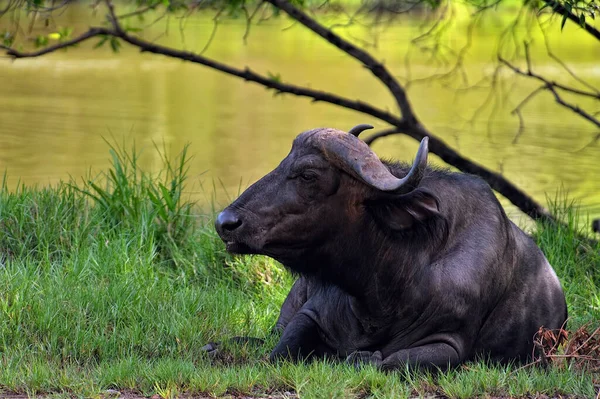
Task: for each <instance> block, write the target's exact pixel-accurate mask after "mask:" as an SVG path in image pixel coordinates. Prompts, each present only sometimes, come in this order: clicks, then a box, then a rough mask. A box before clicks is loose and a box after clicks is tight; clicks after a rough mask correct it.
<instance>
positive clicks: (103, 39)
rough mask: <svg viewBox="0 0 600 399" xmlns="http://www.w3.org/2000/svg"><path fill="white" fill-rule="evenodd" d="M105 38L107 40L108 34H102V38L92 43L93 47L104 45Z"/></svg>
mask: <svg viewBox="0 0 600 399" xmlns="http://www.w3.org/2000/svg"><path fill="white" fill-rule="evenodd" d="M107 40H108V36H102V39H100V41H99V42H98V43H96V44H95V45H94V48H98V47H102V46H104V43H106V41H107Z"/></svg>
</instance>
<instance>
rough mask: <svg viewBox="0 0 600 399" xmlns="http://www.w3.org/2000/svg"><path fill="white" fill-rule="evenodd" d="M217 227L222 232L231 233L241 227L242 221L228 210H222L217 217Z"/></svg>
mask: <svg viewBox="0 0 600 399" xmlns="http://www.w3.org/2000/svg"><path fill="white" fill-rule="evenodd" d="M216 224H217V226H218V227H220V228H221V229H223V230H228V231H232V230H235V229H237V228H238V227H240V226H241V225H242V221H241V220H240V218H238V216H237V215H236V214H235V213H233V212H232V211H230V210H227V209H226V210H224V211H223V212H221V213H219V216H217V223H216Z"/></svg>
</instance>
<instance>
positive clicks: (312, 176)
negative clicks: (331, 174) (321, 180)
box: [299, 171, 317, 182]
mask: <svg viewBox="0 0 600 399" xmlns="http://www.w3.org/2000/svg"><path fill="white" fill-rule="evenodd" d="M299 176H300V179H302V180H303V181H306V182H311V181H314V180H316V179H317V174H316V173H315V172H312V171H304V172H302V173H300V175H299Z"/></svg>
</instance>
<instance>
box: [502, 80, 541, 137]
mask: <svg viewBox="0 0 600 399" xmlns="http://www.w3.org/2000/svg"><path fill="white" fill-rule="evenodd" d="M545 88H546V86H545V85H543V86H540V87H538V88H537V89H535V90H534V91H532V92H531V93H529V94H528V95H527V97H525V98H524V99H523V100H522V101H521V102H520V103H519V105H517V106H516V107H515V108H514V109H513V110H512V111H511V112H510V113H511V114H516V115H517V116H518V117H519V129H518V130H517V134H515V137H513V139H512V144H517V141H519V138H520V137H521V134H522V133H523V130H525V121H524V120H523V115H522V114H521V108H523V107H524V106H525V104H527V103H528V102H529V100H531V99H532V98H533V97H535V95H536V94H538V93H539V92H540V91H542V90H544V89H545Z"/></svg>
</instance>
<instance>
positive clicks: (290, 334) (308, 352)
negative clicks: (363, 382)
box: [270, 312, 335, 361]
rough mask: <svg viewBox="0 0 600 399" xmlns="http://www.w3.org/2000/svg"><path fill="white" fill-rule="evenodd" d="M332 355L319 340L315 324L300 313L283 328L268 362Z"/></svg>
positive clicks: (331, 351) (330, 350)
mask: <svg viewBox="0 0 600 399" xmlns="http://www.w3.org/2000/svg"><path fill="white" fill-rule="evenodd" d="M334 353H335V352H334V351H333V350H332V349H331V348H330V347H329V346H327V345H326V344H325V343H324V342H323V340H322V339H321V337H320V335H319V326H318V325H317V323H315V321H314V320H313V319H311V318H310V317H308V316H307V315H305V314H303V313H302V312H298V313H296V314H295V315H294V317H293V318H292V319H291V320H290V322H289V323H288V324H287V326H286V327H285V330H284V331H283V335H282V336H281V339H280V340H279V343H278V344H277V346H276V347H275V349H273V352H271V356H270V360H271V361H276V360H280V359H285V360H291V361H298V360H305V359H309V358H312V357H324V356H327V355H333V354H334Z"/></svg>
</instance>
